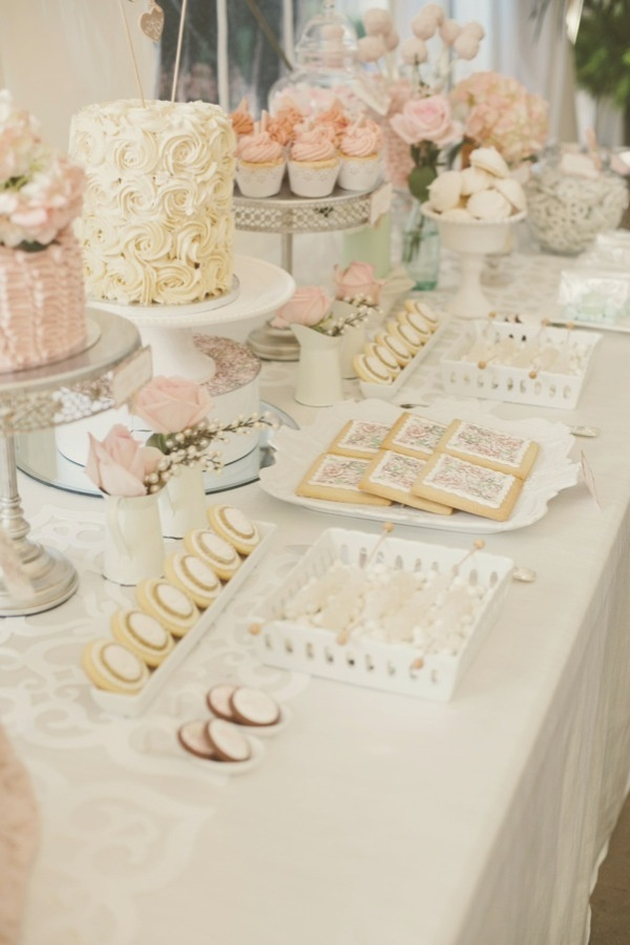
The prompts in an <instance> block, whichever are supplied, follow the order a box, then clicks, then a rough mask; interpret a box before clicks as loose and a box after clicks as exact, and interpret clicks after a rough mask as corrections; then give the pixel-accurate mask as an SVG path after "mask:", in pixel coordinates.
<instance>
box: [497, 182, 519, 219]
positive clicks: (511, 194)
mask: <svg viewBox="0 0 630 945" xmlns="http://www.w3.org/2000/svg"><path fill="white" fill-rule="evenodd" d="M493 187H494V189H495V190H498V191H499V193H500V194H503V196H504V197H505V199H506V200H509V201H510V203H511V204H512V206H513V207H514V209H515V210H516V211H517V213H520V212H521V210H525V208H526V206H527V198H526V197H525V191H524V190H523V188H522V187H521V185H520V184H519V182H518V181H517V180H514V178H513V177H497V178H495V180H494V184H493Z"/></svg>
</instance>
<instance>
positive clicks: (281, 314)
mask: <svg viewBox="0 0 630 945" xmlns="http://www.w3.org/2000/svg"><path fill="white" fill-rule="evenodd" d="M332 302H333V300H332V298H331V296H330V295H329V294H328V293H327V292H326V290H325V289H323V288H321V286H317V285H305V286H301V287H299V288H297V289H296V290H295V292H294V293H293V295H292V296H291V298H290V299H289V301H288V302H285V304H284V305H283V306H281V308H279V309H278V311H277V312H276V314H275V317H274V318H273V320H272V322H271V324H272V325H273V327H274V328H290V327H291V325H306V326H307V327H308V328H316V327H317V326H318V325H320V324H321V322H323V321H324V319H325V318H326V316H327V315H328V314H330V309H331V306H332Z"/></svg>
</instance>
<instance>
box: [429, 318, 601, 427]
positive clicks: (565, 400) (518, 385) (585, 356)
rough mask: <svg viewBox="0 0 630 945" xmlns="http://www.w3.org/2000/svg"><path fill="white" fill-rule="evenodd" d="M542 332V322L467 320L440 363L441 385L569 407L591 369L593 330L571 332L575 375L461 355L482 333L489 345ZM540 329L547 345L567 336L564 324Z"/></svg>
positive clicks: (455, 391) (480, 394)
mask: <svg viewBox="0 0 630 945" xmlns="http://www.w3.org/2000/svg"><path fill="white" fill-rule="evenodd" d="M540 331H541V329H540V326H536V325H533V326H532V325H521V324H514V323H513V322H506V323H501V322H500V323H498V324H493V325H492V326H490V327H489V326H488V322H487V321H485V320H479V321H476V322H471V323H470V324H469V325H467V326H466V332H465V334H464V335H462V336H460V337H459V338H458V339H457V341H456V342H455V344H454V345H453V347H452V348H451V349H450V350H449V351H448V352H447V354H446V355H445V356H444V358H442V361H441V362H440V369H441V372H442V384H443V386H444V390H445V391H447V392H448V393H449V394H454V395H457V396H463V397H482V398H486V399H489V400H501V401H509V402H510V403H516V404H534V405H536V406H538V407H555V408H556V409H565V410H572V409H573V408H574V407H575V406H576V405H577V402H578V400H579V397H580V393H581V391H582V388H583V386H584V382H585V380H586V377H587V375H588V372H589V368H590V365H591V361H592V354H593V351H594V349H595V346H596V344H597V343H598V341H599V340H600V338H601V335H600V334H599V333H597V332H592V331H572V332H571V334H570V345H571V349H572V350H574V351H575V352H576V358H575V361H576V369H575V371H576V373H573V374H554V373H553V372H550V371H542V370H541V371H539V372H536V371H534V372H533V373H534V374H535V376H533V377H532V376H530V371H531V368H520V367H514V366H512V365H509V364H493V363H492V362H490V363H488V364H487V365H486V366H485V367H484V368H480V367H479V366H478V364H477V362H472V361H462V360H461V358H462V357H464V356H465V355H466V353H467V352H468V351H470V350H471V348H472V347H473V345H474V344H475V342H476V341H477V340H478V339H479V338H481V336H482V335H484V333H485V338H486V339H487V341H488V346H490V345H491V344H495V343H497V342H500V341H502V340H503V339H506V338H509V337H510V336H514V337H516V338H518V339H519V340H521V339H522V340H523V343H527V341H530V340H531V339H532V338H533V337H534V336H535V335H537V334H539V333H540ZM544 331H545V338H546V339H547V341H548V342H549V344H551V345H557V346H558V347H560V348H561V347H562V346H563V345H564V344H565V343H566V341H567V331H568V329H566V328H550V327H548V328H545V329H544ZM578 352H579V355H578Z"/></svg>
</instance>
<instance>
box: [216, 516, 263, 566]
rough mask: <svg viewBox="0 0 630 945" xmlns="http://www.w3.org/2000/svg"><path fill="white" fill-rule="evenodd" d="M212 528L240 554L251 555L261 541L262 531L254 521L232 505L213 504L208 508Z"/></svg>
mask: <svg viewBox="0 0 630 945" xmlns="http://www.w3.org/2000/svg"><path fill="white" fill-rule="evenodd" d="M206 515H207V517H208V523H209V525H210V528H211V529H213V531H215V532H216V533H217V535H220V536H221V538H225V540H226V541H228V542H229V543H230V544H231V545H232V547H234V548H236V550H237V551H238V552H239V554H242V555H245V557H247V555H250V554H251V553H252V551H253V550H254V548H256V546H257V545H258V544H259V543H260V533H259V531H258V529H257V528H256V526H255V525H254V523H253V522H252V521H250V519H249V518H248V517H247V516H246V515H245V513H244V512H241V510H240V509H236V508H234V506H232V505H211V506H210V507H209V508H208V509H206Z"/></svg>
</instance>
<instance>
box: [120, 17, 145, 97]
mask: <svg viewBox="0 0 630 945" xmlns="http://www.w3.org/2000/svg"><path fill="white" fill-rule="evenodd" d="M118 7H119V9H120V15H121V16H122V21H123V26H124V29H125V36H126V37H127V45H128V46H129V53H130V55H131V64H132V65H133V71H134V72H135V75H136V82H137V83H138V92H139V93H140V101H141V102H142V107H143V108H144V105H145V101H144V92H143V91H142V80H141V79H140V70H139V69H138V60H137V59H136V54H135V52H134V49H133V43H132V42H131V33H130V32H129V24H128V23H127V17H126V16H125V8H124V7H123V0H118Z"/></svg>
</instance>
